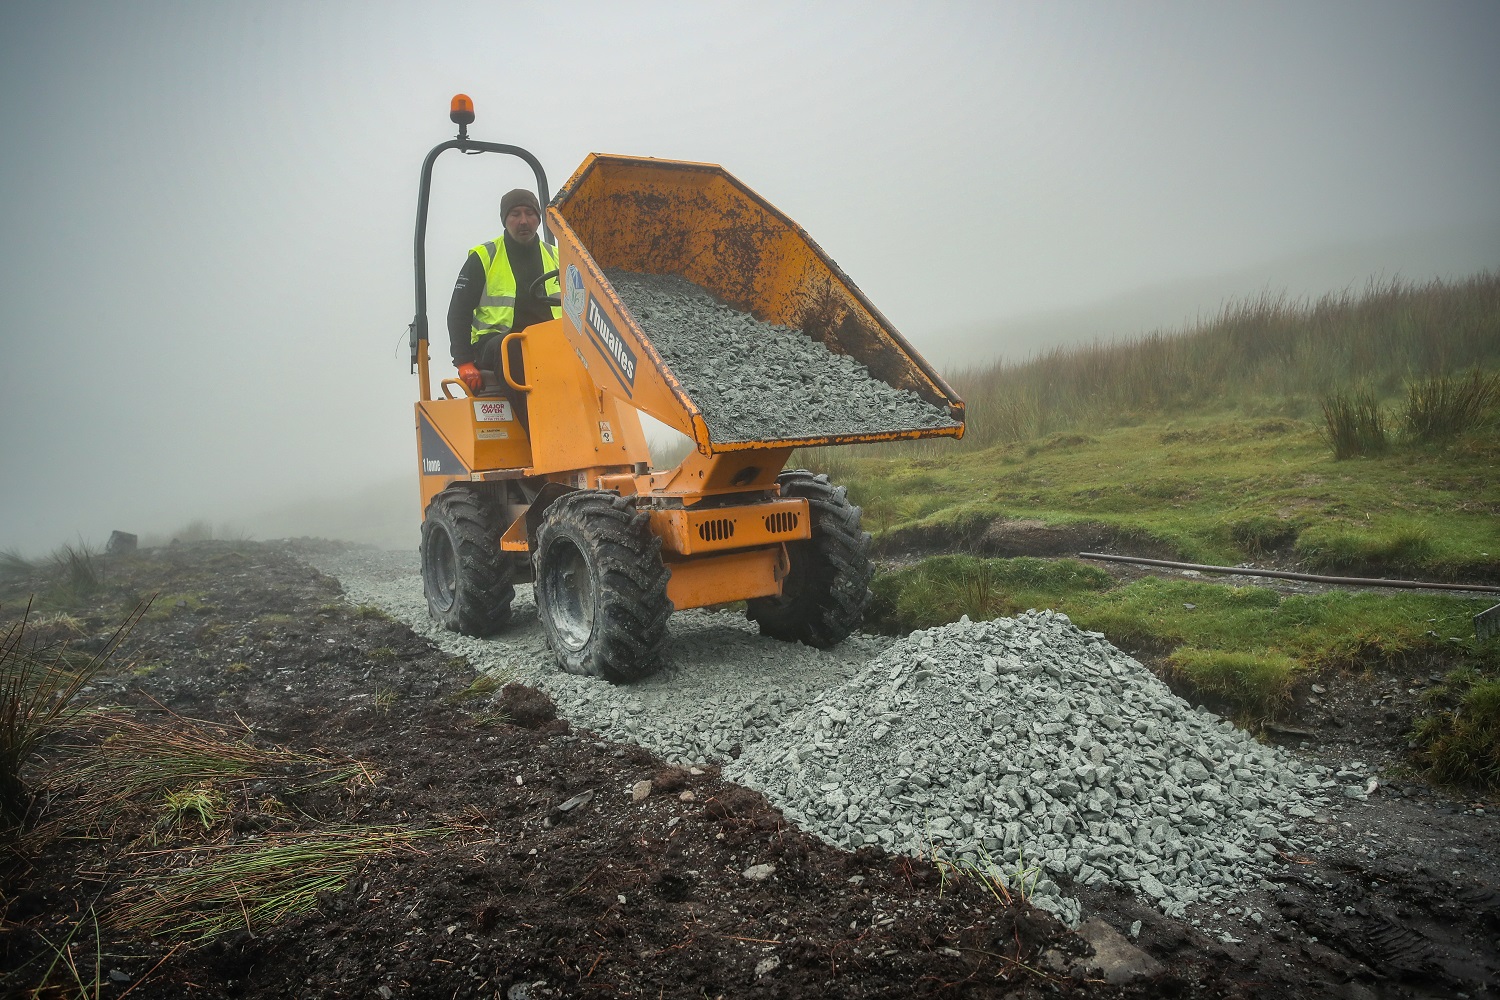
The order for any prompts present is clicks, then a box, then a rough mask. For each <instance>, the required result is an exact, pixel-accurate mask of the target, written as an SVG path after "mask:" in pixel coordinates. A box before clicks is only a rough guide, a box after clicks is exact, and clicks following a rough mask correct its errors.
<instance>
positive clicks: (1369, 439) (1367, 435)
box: [1323, 389, 1391, 460]
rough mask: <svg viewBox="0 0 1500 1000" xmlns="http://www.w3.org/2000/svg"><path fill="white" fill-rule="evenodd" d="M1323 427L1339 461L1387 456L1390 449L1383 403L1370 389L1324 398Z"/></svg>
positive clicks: (1325, 438)
mask: <svg viewBox="0 0 1500 1000" xmlns="http://www.w3.org/2000/svg"><path fill="white" fill-rule="evenodd" d="M1323 424H1324V428H1323V439H1324V440H1325V441H1327V442H1328V446H1329V447H1330V448H1332V449H1333V457H1334V459H1336V460H1343V459H1346V458H1358V457H1360V456H1361V455H1383V454H1385V453H1386V451H1388V450H1389V449H1390V446H1391V441H1390V435H1389V434H1388V433H1387V432H1386V427H1385V418H1384V416H1382V414H1381V412H1380V401H1379V400H1378V399H1376V398H1375V394H1374V393H1373V392H1371V391H1370V390H1369V389H1355V390H1353V391H1352V392H1342V391H1335V392H1331V393H1329V394H1328V395H1327V396H1325V397H1323Z"/></svg>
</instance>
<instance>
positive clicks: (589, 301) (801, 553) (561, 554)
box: [410, 95, 964, 682]
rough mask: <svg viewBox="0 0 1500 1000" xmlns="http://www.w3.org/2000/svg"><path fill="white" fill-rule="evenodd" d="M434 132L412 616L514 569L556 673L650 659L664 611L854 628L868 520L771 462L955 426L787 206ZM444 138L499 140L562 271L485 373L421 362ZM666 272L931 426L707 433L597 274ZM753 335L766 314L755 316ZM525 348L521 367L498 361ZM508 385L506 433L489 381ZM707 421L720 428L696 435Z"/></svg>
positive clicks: (482, 608)
mask: <svg viewBox="0 0 1500 1000" xmlns="http://www.w3.org/2000/svg"><path fill="white" fill-rule="evenodd" d="M450 118H451V120H452V121H453V122H454V123H455V124H457V125H458V126H459V132H458V135H457V137H455V138H453V139H450V140H448V141H447V142H444V143H441V144H439V145H437V146H435V147H434V148H433V149H432V150H431V152H429V153H428V154H427V158H426V160H425V162H424V163H423V165H422V174H421V183H420V188H419V192H418V202H417V224H416V237H415V246H414V255H415V271H416V313H415V316H414V317H413V320H412V323H411V327H410V346H411V366H412V371H413V373H414V374H416V375H417V380H418V390H419V398H418V400H417V403H416V430H417V453H418V469H419V472H420V484H421V503H422V507H423V524H422V541H421V557H422V579H423V587H424V590H425V592H426V596H427V601H428V606H429V609H430V611H431V613H432V616H433V617H434V618H435V619H436V620H438V621H439V622H441V623H442V624H443V625H444V626H445V627H447V628H449V629H452V630H454V631H456V632H461V633H464V634H466V635H473V636H486V635H492V634H495V633H497V632H500V631H501V630H503V629H504V628H505V627H506V625H507V624H508V623H509V620H510V608H511V601H512V599H513V597H514V595H515V589H514V587H515V584H517V583H524V582H534V584H535V595H536V605H537V611H538V614H539V616H540V618H541V621H542V625H543V628H544V630H545V632H546V635H547V640H548V643H549V644H550V646H551V648H552V650H553V652H554V654H555V655H556V657H557V660H558V663H559V664H560V665H561V667H562V668H563V669H564V670H567V671H570V672H573V673H579V674H589V675H595V676H599V677H604V678H608V679H609V680H612V681H616V682H619V681H630V680H634V679H638V678H641V677H644V676H647V675H649V674H651V673H652V672H653V671H655V670H656V669H657V668H658V667H659V666H660V664H661V662H662V652H663V646H664V644H665V642H666V638H667V619H668V617H669V616H670V614H671V613H672V611H673V610H674V609H679V608H695V607H703V606H706V605H712V604H724V603H728V602H732V601H745V602H746V615H747V616H748V617H749V618H750V619H751V620H753V621H755V622H756V623H758V625H759V626H760V630H761V632H762V633H763V634H766V635H769V636H773V637H775V638H778V639H783V640H788V641H799V642H804V643H807V644H809V645H813V646H818V647H828V646H832V645H834V644H836V643H838V642H840V641H841V640H843V639H844V638H845V637H847V636H848V635H849V634H850V633H851V632H852V631H854V629H856V628H857V627H858V626H859V624H860V621H861V618H862V616H863V613H864V610H865V606H866V604H867V603H868V601H869V597H870V593H869V586H868V585H869V581H870V577H871V575H872V572H873V570H872V567H871V564H870V560H869V555H868V549H869V543H870V536H869V535H868V534H866V533H865V532H864V531H863V530H861V527H860V510H859V508H858V507H856V506H854V505H852V504H851V503H850V502H849V500H848V498H847V497H846V495H845V491H844V489H843V487H840V486H835V485H833V484H831V483H830V482H828V479H827V477H826V476H821V475H813V474H812V473H809V472H806V471H803V470H785V468H784V467H785V465H786V462H787V459H788V458H789V457H790V455H791V453H792V450H793V449H794V448H798V447H806V446H813V445H838V444H862V443H869V442H873V441H889V440H898V439H911V438H919V437H934V436H947V437H955V438H956V437H961V436H962V435H963V430H964V424H963V418H964V408H963V402H962V400H960V399H959V398H958V396H957V395H956V394H955V393H954V392H953V390H952V389H951V388H949V387H948V385H947V384H946V383H945V382H944V381H943V380H942V378H941V377H940V376H939V375H938V374H937V372H936V371H935V370H934V369H933V368H932V367H931V366H930V365H929V364H928V363H927V362H926V361H925V360H923V359H922V358H921V357H920V356H919V355H918V354H917V353H916V351H915V350H913V349H912V347H911V345H909V344H908V343H907V342H906V341H905V340H904V339H903V338H902V337H901V335H900V334H899V333H897V332H896V330H895V329H894V328H893V327H892V326H891V324H890V323H889V322H888V321H887V320H886V319H885V317H884V316H882V315H881V314H880V312H879V311H878V310H877V309H876V308H875V307H874V306H873V305H872V304H871V303H870V302H869V301H868V300H867V299H866V298H865V297H864V295H863V294H862V293H861V292H860V291H859V290H858V289H857V288H856V287H855V286H854V285H853V284H852V283H851V282H850V281H849V280H848V278H847V277H846V276H845V275H844V273H843V272H842V271H841V270H840V269H839V268H838V266H837V265H836V264H834V262H833V261H832V260H830V259H829V258H828V256H827V255H826V254H825V253H824V252H823V251H822V250H821V249H820V248H819V247H818V246H817V245H816V244H815V243H813V242H812V240H811V239H810V238H809V237H808V236H807V234H806V233H805V232H803V231H802V229H800V228H799V227H798V226H797V225H796V224H795V223H793V222H792V221H791V220H790V219H788V218H787V217H786V216H785V215H783V214H782V213H781V212H780V211H778V210H777V209H776V208H775V207H773V206H772V205H771V204H769V203H768V202H766V201H765V200H764V199H762V198H761V197H760V196H759V195H757V194H755V193H754V192H753V191H751V190H750V189H749V188H747V187H745V185H743V184H742V183H740V182H739V181H738V180H737V179H736V178H734V177H733V176H731V175H730V174H729V173H728V172H727V171H725V170H724V169H723V168H721V167H719V166H716V165H713V164H705V163H688V162H679V161H673V160H656V159H645V158H638V157H628V156H610V155H602V154H590V155H589V156H588V158H587V159H585V160H584V162H583V164H582V165H581V166H580V167H579V168H578V170H577V171H575V172H574V174H573V176H572V177H571V178H569V180H568V181H567V183H566V184H565V185H564V187H563V189H562V190H561V191H560V192H559V193H558V194H557V196H556V198H549V196H548V188H547V178H546V174H545V172H544V170H543V168H542V165H541V163H540V162H539V161H538V160H537V159H536V157H534V156H533V155H532V154H531V153H529V152H527V151H526V150H524V149H522V148H520V147H518V146H510V145H505V144H501V143H491V142H481V141H478V140H474V139H471V138H469V136H468V126H469V124H470V123H472V122H473V120H474V113H473V105H472V104H471V103H470V102H469V99H468V98H467V97H465V96H464V95H458V96H456V97H455V98H454V99H453V105H452V111H451V113H450ZM450 149H456V150H460V151H461V152H464V153H500V154H504V155H511V156H516V157H519V158H520V159H521V160H523V161H524V162H525V163H526V164H527V165H529V166H530V167H531V169H532V171H533V173H534V174H535V177H536V183H537V193H538V197H539V202H540V204H542V205H544V206H546V211H545V217H544V222H543V229H542V233H541V236H540V238H542V239H544V240H546V241H547V242H549V243H554V244H555V246H556V247H557V250H558V258H559V268H558V270H557V271H552V272H549V273H548V274H546V275H543V276H542V279H541V280H540V281H538V282H537V283H536V284H535V285H534V286H533V288H532V289H529V290H520V289H518V290H517V294H518V295H520V294H527V293H531V294H537V289H541V288H544V286H545V282H546V281H547V280H549V279H551V278H554V277H561V294H560V295H559V296H552V297H549V298H548V299H547V301H548V302H549V304H551V305H554V306H560V307H561V311H562V314H563V315H562V316H561V317H559V318H556V319H553V320H551V321H549V322H544V323H540V324H533V325H531V326H529V327H527V328H526V329H525V330H523V331H521V332H519V333H511V334H508V335H506V337H505V343H504V344H503V345H502V348H501V350H500V351H499V358H500V365H499V367H500V369H501V370H500V371H496V372H488V373H485V382H486V385H485V388H484V389H483V390H481V391H480V392H478V393H471V392H470V391H469V389H468V388H467V387H466V386H465V385H464V383H463V382H461V381H460V380H458V379H454V378H449V379H443V380H442V381H441V382H440V385H439V389H440V395H439V396H434V394H433V392H432V388H431V382H430V379H429V359H428V324H427V305H426V264H425V241H426V227H427V210H428V196H429V192H430V188H431V180H432V168H433V164H434V162H435V161H436V159H437V157H438V156H439V155H440V154H441V153H443V152H445V151H447V150H450ZM609 269H620V270H624V271H630V272H637V273H641V274H648V275H677V276H680V277H682V278H685V279H687V280H688V281H691V282H693V283H695V284H697V285H699V286H701V287H702V288H703V289H706V290H708V291H709V292H710V293H712V294H713V295H714V296H715V297H717V298H718V299H719V300H720V301H721V302H725V303H728V304H730V305H732V306H734V307H736V308H738V309H741V310H744V311H745V312H748V313H751V314H753V316H754V317H755V319H757V320H760V321H763V322H765V323H767V324H777V325H779V326H782V327H790V328H793V329H795V330H799V331H801V332H802V333H803V334H805V335H806V336H807V337H808V338H810V339H811V340H812V341H814V342H817V343H820V344H822V345H823V346H824V347H826V348H827V349H828V350H829V351H831V352H832V353H834V354H844V355H849V356H850V357H852V358H854V359H855V360H856V361H858V362H859V364H861V365H863V366H864V368H865V369H866V370H867V371H868V373H869V375H870V377H871V378H872V379H878V380H880V381H882V382H884V383H885V384H886V385H888V386H891V387H894V388H896V389H900V390H906V391H909V392H911V393H915V394H916V396H918V397H920V399H921V400H923V401H925V402H926V403H927V404H930V405H931V406H933V407H937V408H940V410H941V411H942V414H943V420H942V422H941V426H923V427H900V428H897V429H891V428H889V427H884V428H881V429H879V430H872V431H870V432H868V433H838V434H821V435H816V434H815V435H802V436H795V437H785V438H767V439H757V440H716V439H715V435H714V434H713V433H711V432H710V427H709V423H708V422H707V421H706V420H705V419H704V415H703V413H702V411H701V410H700V408H699V407H698V406H697V405H695V404H694V402H693V400H692V399H691V398H690V397H689V394H688V392H687V391H686V390H685V388H684V386H683V384H682V383H681V382H680V381H679V380H678V378H677V377H675V376H674V374H673V372H672V370H671V368H670V367H669V365H668V364H667V363H666V362H665V361H664V360H663V358H662V356H661V354H660V352H659V351H658V350H657V349H656V347H655V346H654V345H653V344H652V342H651V340H650V338H649V337H648V335H647V332H646V330H645V329H643V324H642V323H641V322H639V321H638V317H636V316H634V315H632V313H631V311H630V310H629V309H628V308H627V307H626V304H625V303H624V302H623V301H622V300H621V298H620V296H619V295H618V294H617V292H616V290H615V288H614V287H613V286H612V285H611V284H610V282H609V280H607V279H606V277H605V271H606V270H609ZM768 329H769V327H768ZM512 343H516V344H519V347H520V350H521V353H522V357H523V359H524V362H523V365H522V367H521V370H522V371H524V373H525V374H524V378H525V382H524V384H523V383H522V382H520V381H518V380H517V379H516V372H514V371H512V366H511V364H510V362H509V355H510V347H511V344H512ZM502 380H503V382H504V383H505V384H506V385H508V386H509V387H510V388H511V389H512V390H513V392H512V395H513V396H514V395H515V394H517V393H519V394H523V395H521V396H520V397H519V398H523V399H524V400H525V405H526V408H527V411H528V415H529V421H528V425H529V429H527V428H523V426H522V423H521V422H520V420H518V419H517V418H518V415H517V413H516V412H515V407H514V406H513V405H512V404H511V402H510V401H509V400H506V399H504V398H501V395H500V392H499V386H500V383H501V381H502ZM640 412H645V413H648V414H650V415H651V416H653V417H655V418H656V419H658V420H660V421H662V422H663V423H665V424H666V425H668V426H669V427H673V428H675V429H676V430H678V431H680V432H682V433H683V434H684V435H686V436H687V437H689V438H690V439H691V440H692V442H693V444H694V446H695V447H694V450H693V451H692V452H690V453H689V454H688V456H687V457H686V458H685V459H684V460H683V461H682V463H681V464H680V465H678V466H677V467H676V468H671V469H652V468H651V456H650V452H649V450H648V448H647V444H646V438H645V434H644V433H643V431H642V428H641V421H640V416H639V413H640ZM719 437H720V438H724V437H725V435H724V434H722V433H721V434H720V435H719Z"/></svg>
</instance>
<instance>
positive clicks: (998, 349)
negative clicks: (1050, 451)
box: [918, 224, 1500, 368]
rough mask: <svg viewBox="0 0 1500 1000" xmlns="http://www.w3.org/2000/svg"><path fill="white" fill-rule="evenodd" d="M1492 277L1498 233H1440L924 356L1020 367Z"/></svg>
mask: <svg viewBox="0 0 1500 1000" xmlns="http://www.w3.org/2000/svg"><path fill="white" fill-rule="evenodd" d="M1491 269H1500V225H1494V224H1492V225H1484V226H1472V227H1463V228H1449V229H1434V230H1428V231H1424V232H1418V233H1412V234H1409V235H1406V236H1401V237H1390V238H1387V239H1380V240H1369V241H1364V242H1350V243H1343V244H1338V245H1334V246H1329V247H1326V248H1323V249H1320V250H1316V251H1309V252H1307V253H1301V254H1295V255H1292V256H1288V257H1284V258H1281V259H1278V260H1273V261H1267V262H1266V263H1264V264H1261V265H1258V266H1256V267H1249V268H1244V269H1241V270H1237V271H1227V272H1223V273H1218V274H1208V275H1203V276H1199V277H1186V278H1182V279H1180V280H1177V281H1172V282H1166V283H1163V284H1159V285H1153V286H1150V287H1146V288H1138V289H1134V290H1132V291H1128V292H1122V293H1121V294H1119V295H1114V296H1110V297H1107V298H1103V299H1098V300H1095V301H1092V302H1086V303H1081V304H1079V305H1078V306H1076V307H1074V308H1070V309H1063V310H1057V311H1051V312H1045V313H1034V314H1030V315H1022V316H1015V317H1010V318H1001V319H996V320H994V321H988V322H986V323H984V324H982V325H972V326H967V327H961V328H956V329H952V330H948V331H944V332H943V333H941V334H939V335H937V336H934V337H931V338H930V340H931V343H930V344H929V343H928V342H927V341H926V340H924V341H922V342H920V343H919V344H918V346H919V347H920V348H921V349H922V351H923V353H924V354H926V355H927V357H928V358H929V359H930V360H932V361H934V362H935V363H937V364H938V365H940V366H942V367H943V368H951V367H968V366H970V365H976V364H985V363H987V362H990V361H993V360H998V359H1002V358H1003V359H1006V360H1010V361H1020V360H1023V359H1025V358H1028V357H1031V356H1033V355H1035V354H1037V353H1039V352H1041V351H1046V350H1049V349H1051V348H1054V347H1066V346H1068V345H1070V344H1078V343H1089V342H1092V341H1094V340H1106V341H1108V340H1116V339H1120V338H1123V337H1133V336H1136V335H1138V334H1142V333H1150V332H1152V331H1155V330H1162V331H1170V330H1183V329H1187V328H1190V327H1192V326H1193V325H1194V324H1195V323H1197V322H1198V321H1199V320H1207V319H1209V318H1212V317H1213V316H1215V315H1217V314H1218V313H1219V311H1220V309H1221V307H1222V306H1223V305H1225V304H1226V303H1229V302H1232V301H1241V300H1245V299H1250V298H1258V297H1260V295H1262V294H1263V293H1268V294H1270V295H1272V296H1276V295H1285V296H1286V297H1287V298H1288V299H1289V300H1293V301H1295V300H1299V299H1316V298H1318V297H1320V296H1322V295H1323V294H1325V293H1328V292H1339V291H1345V290H1347V291H1350V292H1353V293H1354V294H1356V295H1357V294H1359V293H1360V292H1362V291H1364V289H1365V288H1366V287H1368V286H1369V285H1370V284H1371V283H1379V282H1382V281H1388V280H1391V279H1396V278H1399V279H1401V280H1403V281H1408V282H1419V283H1420V282H1425V281H1427V280H1429V279H1434V278H1442V279H1447V280H1453V279H1457V278H1462V277H1465V276H1467V275H1470V274H1475V273H1478V272H1480V271H1485V270H1491ZM997 305H999V306H1001V307H1003V303H997Z"/></svg>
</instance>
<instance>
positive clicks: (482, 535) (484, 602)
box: [422, 486, 516, 636]
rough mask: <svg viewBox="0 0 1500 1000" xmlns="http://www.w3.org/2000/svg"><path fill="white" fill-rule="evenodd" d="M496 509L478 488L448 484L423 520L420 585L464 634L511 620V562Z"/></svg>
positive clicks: (433, 606)
mask: <svg viewBox="0 0 1500 1000" xmlns="http://www.w3.org/2000/svg"><path fill="white" fill-rule="evenodd" d="M504 527H505V526H504V525H503V524H502V523H501V516H500V510H499V508H498V506H497V505H496V504H495V502H494V501H493V500H491V499H490V498H489V497H486V496H484V495H483V494H481V493H479V492H478V491H477V490H473V489H467V488H465V487H461V486H454V487H449V488H448V489H446V490H443V492H441V493H439V494H438V495H437V496H435V497H433V498H432V501H431V502H430V503H429V504H428V505H427V517H426V519H425V520H424V521H423V522H422V590H423V592H424V593H425V594H426V596H427V610H428V612H429V613H430V614H431V615H432V617H433V618H434V619H436V620H437V621H438V622H439V623H441V624H442V625H443V627H445V628H447V629H449V630H450V631H453V632H461V633H463V634H464V635H472V636H487V635H494V634H495V633H496V632H498V631H500V630H501V629H503V628H504V627H505V626H506V625H507V624H509V623H510V602H511V600H512V599H513V598H514V597H515V595H516V590H515V587H513V586H512V585H511V581H512V580H513V579H514V576H515V574H514V569H515V565H514V563H513V562H512V561H511V560H510V559H509V558H508V557H507V556H506V555H505V553H503V552H502V551H500V532H501V531H502V530H504Z"/></svg>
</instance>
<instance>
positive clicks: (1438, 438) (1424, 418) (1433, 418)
mask: <svg viewBox="0 0 1500 1000" xmlns="http://www.w3.org/2000/svg"><path fill="white" fill-rule="evenodd" d="M1497 406H1500V372H1496V373H1492V374H1488V375H1487V374H1485V373H1484V372H1483V371H1481V370H1480V369H1479V368H1477V367H1476V368H1473V369H1471V370H1470V371H1469V373H1468V374H1467V375H1464V376H1451V375H1446V374H1445V375H1435V376H1433V377H1431V378H1425V379H1417V380H1415V381H1413V382H1410V383H1408V384H1407V387H1406V409H1405V412H1404V413H1403V430H1404V431H1405V434H1406V437H1407V438H1408V439H1409V440H1412V441H1418V442H1422V443H1424V444H1441V443H1444V442H1447V441H1451V440H1452V439H1454V438H1456V437H1458V436H1459V435H1460V434H1467V433H1469V432H1471V431H1475V430H1478V429H1479V428H1480V427H1482V426H1483V425H1484V424H1485V423H1486V421H1487V420H1488V419H1489V418H1490V416H1491V415H1492V412H1493V411H1494V410H1495V409H1496V407H1497Z"/></svg>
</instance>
